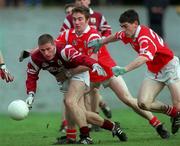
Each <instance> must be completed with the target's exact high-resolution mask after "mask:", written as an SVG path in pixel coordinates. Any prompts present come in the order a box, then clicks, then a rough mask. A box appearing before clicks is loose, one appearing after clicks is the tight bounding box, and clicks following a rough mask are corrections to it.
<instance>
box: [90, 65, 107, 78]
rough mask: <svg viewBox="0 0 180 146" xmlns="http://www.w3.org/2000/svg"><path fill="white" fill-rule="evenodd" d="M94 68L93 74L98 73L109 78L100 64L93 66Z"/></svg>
mask: <svg viewBox="0 0 180 146" xmlns="http://www.w3.org/2000/svg"><path fill="white" fill-rule="evenodd" d="M92 67H93V70H92V72H97V74H98V75H99V76H107V74H106V72H105V70H104V69H103V68H102V67H101V66H100V65H99V64H98V63H95V64H93V66H92Z"/></svg>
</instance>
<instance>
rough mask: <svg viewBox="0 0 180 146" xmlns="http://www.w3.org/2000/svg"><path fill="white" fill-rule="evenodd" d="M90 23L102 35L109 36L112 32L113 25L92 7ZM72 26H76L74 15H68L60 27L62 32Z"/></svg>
mask: <svg viewBox="0 0 180 146" xmlns="http://www.w3.org/2000/svg"><path fill="white" fill-rule="evenodd" d="M89 25H90V26H91V27H93V28H95V29H96V30H98V31H99V32H100V33H101V35H102V36H105V37H107V36H109V35H110V34H111V26H110V25H108V23H107V21H106V19H105V17H104V16H103V15H102V14H101V13H99V12H96V11H93V10H92V9H90V18H89ZM70 28H74V26H73V19H72V15H68V16H67V17H66V18H65V20H64V22H63V25H62V27H61V28H60V32H63V31H65V30H67V29H70Z"/></svg>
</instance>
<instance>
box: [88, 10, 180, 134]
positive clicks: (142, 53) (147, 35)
mask: <svg viewBox="0 0 180 146" xmlns="http://www.w3.org/2000/svg"><path fill="white" fill-rule="evenodd" d="M119 22H120V26H121V27H122V29H123V30H122V31H120V32H117V33H115V34H114V35H111V36H109V37H107V38H105V39H98V40H93V41H91V42H90V43H89V44H88V46H89V47H94V52H96V51H98V49H100V46H101V45H103V44H107V43H109V42H114V41H118V40H121V41H123V42H124V43H125V44H128V43H129V44H130V45H131V46H132V48H133V49H134V50H135V51H136V52H137V53H138V55H139V56H138V57H137V58H136V59H135V60H134V61H132V62H131V63H129V64H128V65H126V66H125V67H120V66H116V67H114V68H112V70H113V72H114V74H115V75H116V76H119V75H123V74H125V73H127V72H129V71H132V70H134V69H136V68H138V67H140V66H142V65H143V64H146V65H147V72H146V76H145V79H144V81H143V83H142V85H141V88H140V90H139V93H138V105H139V107H140V108H141V109H144V110H148V111H154V112H160V113H164V114H166V115H169V116H170V117H171V121H172V129H171V131H172V133H173V134H175V133H176V132H178V129H179V127H180V64H179V59H178V58H177V57H176V56H174V53H173V52H172V50H170V49H169V47H168V46H167V44H166V43H165V42H164V41H163V39H162V38H161V37H159V36H158V35H157V34H156V33H155V32H154V31H153V30H151V29H150V28H148V27H146V26H144V25H140V21H139V17H138V14H137V12H136V11H134V10H127V11H125V12H124V13H123V14H122V15H121V16H120V18H119ZM166 85H167V86H168V88H169V90H170V93H171V96H172V103H173V106H171V105H167V104H164V103H162V102H160V101H158V100H155V98H156V96H157V95H158V94H159V92H161V90H162V89H163V88H164V86H166Z"/></svg>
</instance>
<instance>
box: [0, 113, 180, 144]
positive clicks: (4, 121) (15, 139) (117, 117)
mask: <svg viewBox="0 0 180 146" xmlns="http://www.w3.org/2000/svg"><path fill="white" fill-rule="evenodd" d="M156 115H157V116H158V117H159V119H160V120H161V121H163V122H165V125H166V127H167V129H168V130H169V131H170V126H171V124H170V121H169V118H168V117H167V116H164V115H161V114H156ZM113 120H114V121H119V122H121V125H122V127H123V129H124V131H125V132H126V133H127V135H128V142H119V141H118V139H117V138H112V135H111V133H110V132H108V131H105V130H102V131H101V132H92V133H91V137H92V138H93V140H94V142H95V144H94V146H96V145H98V146H103V145H106V146H118V145H121V146H178V145H180V133H178V134H176V135H171V137H170V139H168V140H163V139H161V138H160V137H159V136H158V135H157V133H156V132H155V130H154V129H153V128H152V127H151V126H150V125H149V124H148V121H146V120H143V119H142V118H141V117H139V116H137V115H136V114H135V113H134V112H132V111H130V110H127V109H122V110H114V111H113ZM59 121H60V116H59V114H58V113H48V114H37V113H31V114H30V115H29V117H28V118H27V119H25V120H24V121H14V120H11V119H10V118H9V117H8V116H7V115H0V146H50V145H52V143H53V142H55V139H56V137H57V136H58V135H59V134H58V129H59ZM47 125H49V126H48V128H47Z"/></svg>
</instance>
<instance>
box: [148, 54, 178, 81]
mask: <svg viewBox="0 0 180 146" xmlns="http://www.w3.org/2000/svg"><path fill="white" fill-rule="evenodd" d="M146 78H150V79H152V80H156V81H159V82H163V83H165V84H166V85H168V84H170V83H173V82H176V81H179V80H180V63H179V58H178V57H176V56H174V58H173V59H172V60H171V61H170V62H169V63H168V64H167V65H165V66H164V67H163V68H162V69H161V71H160V72H158V74H155V73H152V72H150V71H147V72H146Z"/></svg>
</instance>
